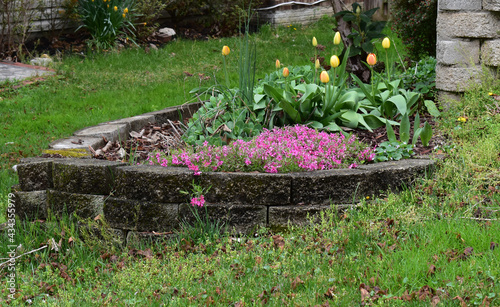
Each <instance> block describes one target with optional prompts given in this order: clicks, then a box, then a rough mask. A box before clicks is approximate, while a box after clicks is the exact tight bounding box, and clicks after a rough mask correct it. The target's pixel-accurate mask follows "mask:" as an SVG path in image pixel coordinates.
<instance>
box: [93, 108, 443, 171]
mask: <svg viewBox="0 0 500 307" xmlns="http://www.w3.org/2000/svg"><path fill="white" fill-rule="evenodd" d="M425 121H427V122H429V124H431V126H432V127H433V136H432V139H431V141H430V142H429V146H423V145H422V143H421V141H420V139H419V140H418V142H417V144H416V145H415V147H414V150H413V151H414V152H415V155H428V154H430V153H431V152H432V151H433V150H434V148H435V147H436V146H438V145H443V144H444V143H445V140H446V139H445V137H444V136H443V135H441V134H440V133H439V131H437V129H436V124H435V122H434V120H433V119H432V117H430V116H427V117H423V118H421V123H422V124H423V123H424V122H425ZM410 122H411V127H412V128H411V132H410V135H411V136H413V118H411V119H410ZM393 128H394V132H395V134H396V136H397V137H398V138H399V129H398V127H393ZM185 130H186V125H185V123H181V122H179V121H170V122H168V123H164V124H158V123H150V124H148V125H146V126H145V127H143V128H142V129H141V130H140V131H132V132H131V133H130V138H129V139H128V140H126V141H124V142H122V143H119V142H108V143H107V144H106V146H104V147H103V148H100V149H97V150H94V151H93V153H94V158H97V159H105V160H110V161H131V160H132V161H135V162H140V161H144V160H146V159H147V157H148V154H149V153H151V152H154V151H160V150H161V151H166V152H169V151H171V150H173V149H178V148H182V147H184V146H186V144H185V143H184V142H183V141H182V138H181V135H182V133H183V132H184V131H185ZM348 132H352V133H353V134H355V135H356V136H357V137H358V139H359V140H360V141H362V142H364V143H366V144H367V145H369V146H370V147H375V146H377V145H379V144H380V143H382V142H385V141H388V138H387V133H386V129H385V127H380V128H378V129H375V130H374V131H373V132H370V131H368V130H362V129H354V130H350V131H348Z"/></svg>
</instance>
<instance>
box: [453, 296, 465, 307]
mask: <svg viewBox="0 0 500 307" xmlns="http://www.w3.org/2000/svg"><path fill="white" fill-rule="evenodd" d="M453 300H458V301H459V302H460V307H467V303H465V301H464V299H463V298H461V297H460V296H458V295H457V296H455V297H454V298H453Z"/></svg>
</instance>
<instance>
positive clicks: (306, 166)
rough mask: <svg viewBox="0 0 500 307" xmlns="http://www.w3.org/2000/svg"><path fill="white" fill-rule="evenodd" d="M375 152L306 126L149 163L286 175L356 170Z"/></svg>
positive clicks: (151, 159)
mask: <svg viewBox="0 0 500 307" xmlns="http://www.w3.org/2000/svg"><path fill="white" fill-rule="evenodd" d="M374 158H375V151H374V149H373V148H369V147H366V145H364V144H363V143H360V142H359V141H357V139H356V137H355V136H351V137H350V138H348V139H347V138H346V137H344V136H343V135H342V134H330V133H327V132H318V131H316V130H314V129H312V128H308V127H306V126H301V125H296V126H286V127H284V128H274V129H273V130H267V129H264V131H263V132H262V133H261V134H260V135H259V136H257V137H255V138H253V139H252V140H250V141H244V140H235V141H233V142H232V143H231V144H230V145H225V146H210V145H208V143H207V142H205V143H204V145H203V146H200V147H197V148H195V149H193V150H190V151H179V152H176V153H172V154H171V155H169V156H167V155H165V154H164V153H156V154H155V155H153V156H150V157H149V158H148V160H147V163H149V164H151V165H153V164H159V165H161V166H168V165H174V166H187V167H188V168H189V169H190V170H192V171H193V172H194V175H200V174H201V172H202V171H260V172H266V173H282V172H290V171H313V170H326V169H334V168H347V167H348V168H354V167H357V166H358V165H359V164H362V163H365V162H369V161H373V159H374Z"/></svg>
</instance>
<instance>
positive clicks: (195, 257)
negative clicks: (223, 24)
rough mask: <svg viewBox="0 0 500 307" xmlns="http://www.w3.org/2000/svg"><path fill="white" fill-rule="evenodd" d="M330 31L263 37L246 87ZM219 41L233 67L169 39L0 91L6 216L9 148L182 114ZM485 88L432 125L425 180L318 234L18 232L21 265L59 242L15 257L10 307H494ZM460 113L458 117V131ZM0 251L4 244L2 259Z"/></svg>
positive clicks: (495, 182)
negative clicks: (436, 134) (439, 148)
mask: <svg viewBox="0 0 500 307" xmlns="http://www.w3.org/2000/svg"><path fill="white" fill-rule="evenodd" d="M330 28H331V25H328V24H327V22H326V20H322V21H321V22H320V23H319V24H317V25H315V26H314V27H309V28H305V27H304V28H297V30H293V27H288V28H279V29H278V30H273V29H270V28H264V29H263V31H262V32H261V33H260V34H258V35H256V36H255V37H254V38H255V39H256V40H257V42H258V59H259V61H258V76H262V75H263V74H264V73H266V72H269V71H272V70H273V69H274V61H275V59H276V58H279V59H280V60H281V62H282V63H284V64H285V65H290V64H304V63H306V62H307V55H309V54H312V47H311V46H310V38H311V37H312V36H313V35H315V36H316V37H317V38H318V42H319V43H320V44H325V45H327V43H323V42H327V41H328V42H330V41H331V39H332V38H333V34H332V32H330ZM276 35H278V36H279V37H277V36H276ZM294 44H295V46H294ZM223 45H229V46H230V47H231V46H233V45H234V46H235V47H231V50H232V54H231V55H230V56H233V58H231V59H230V62H229V65H236V56H235V54H236V53H237V48H236V39H235V38H228V39H221V40H209V41H206V42H190V41H182V40H181V41H176V42H174V43H171V44H169V45H167V46H166V47H165V48H164V49H162V50H159V51H158V52H157V53H155V52H151V53H150V54H145V53H144V52H143V51H140V50H126V51H124V52H121V53H120V54H116V53H110V54H104V55H95V56H93V58H92V59H90V58H88V59H86V60H82V59H80V58H77V57H75V58H68V59H64V61H63V64H62V65H61V67H60V74H59V75H58V76H57V77H55V78H52V79H50V80H48V81H44V82H42V83H40V84H38V85H35V86H33V85H32V86H29V87H23V88H20V89H17V90H13V91H10V92H6V91H4V92H2V95H4V99H3V100H2V102H1V103H2V104H1V105H0V110H1V116H2V117H3V118H5V119H6V122H7V124H8V125H7V126H6V127H7V128H8V130H4V131H2V134H1V135H0V138H1V140H0V141H1V142H2V143H1V144H4V143H6V142H14V145H6V146H1V147H0V148H1V150H2V158H1V159H2V160H1V163H2V164H1V165H2V167H3V169H2V171H1V172H0V183H1V184H2V191H3V192H2V193H1V194H0V196H1V198H0V202H1V203H2V206H3V207H5V206H6V204H7V190H8V187H9V186H10V185H12V184H14V183H15V182H16V179H15V176H14V175H13V174H12V173H11V172H10V171H9V168H10V166H11V165H12V164H13V163H16V160H17V159H18V158H19V157H20V156H21V155H20V154H19V152H18V151H19V150H21V151H22V152H23V154H26V155H36V154H39V153H40V152H41V150H42V149H44V148H46V146H47V144H48V143H49V142H50V141H51V140H52V139H53V138H59V137H63V136H68V135H70V134H72V133H73V132H74V131H75V130H76V129H80V128H83V127H84V126H88V125H94V124H97V123H99V122H102V121H106V120H111V119H116V118H120V117H125V116H131V115H136V114H140V113H144V112H147V111H151V110H154V109H159V108H163V107H167V106H170V105H177V104H181V103H184V102H185V101H187V100H189V99H190V95H189V94H188V92H189V90H190V89H191V88H193V87H196V86H198V85H199V82H200V81H199V79H198V78H197V77H196V76H197V74H198V73H204V74H206V75H210V76H213V74H214V72H215V73H216V75H217V79H218V80H220V81H223V80H224V77H223V75H222V71H221V70H220V67H222V66H221V65H222V59H221V56H220V49H221V47H222V46H223ZM327 46H328V45H327ZM172 53H175V57H172ZM214 66H218V69H215V68H214ZM233 67H234V66H233ZM184 71H188V72H190V73H192V74H194V75H195V76H194V77H186V76H185V74H184ZM235 78H236V70H234V74H233V75H232V78H231V80H232V82H234V84H235V85H236V82H237V80H236V79H235ZM203 84H206V85H211V84H213V79H211V80H209V81H204V83H203ZM10 88H11V87H10ZM490 91H491V92H495V93H497V94H498V93H500V82H499V80H492V79H489V80H485V81H484V82H483V84H482V85H481V86H475V87H474V89H473V90H471V91H469V92H467V93H466V95H465V97H464V99H463V100H462V102H460V103H457V104H454V105H452V106H451V107H450V109H449V110H448V111H446V112H444V113H443V115H442V117H441V119H440V120H439V127H440V130H441V132H440V133H442V134H445V135H447V136H448V138H449V144H447V147H446V148H448V149H447V151H448V152H449V154H448V157H447V158H446V159H445V160H443V161H441V162H439V167H438V169H437V170H436V171H435V173H433V174H429V176H428V177H426V178H424V179H422V180H420V181H418V182H415V184H414V186H412V187H408V188H406V189H404V190H403V191H402V192H401V193H399V194H394V193H387V194H386V195H385V196H383V197H379V198H375V199H370V200H365V201H363V202H361V203H359V204H358V206H357V207H356V208H354V209H349V210H346V211H343V212H336V211H334V210H331V211H327V212H325V213H324V214H323V216H322V219H321V221H320V222H318V223H315V224H312V225H308V226H301V227H290V229H289V230H288V231H287V232H284V233H269V232H268V230H266V229H260V230H259V232H258V234H259V235H258V236H257V237H242V238H234V237H231V236H229V235H225V236H221V237H219V238H217V237H216V236H206V238H212V239H207V240H206V241H205V242H202V243H198V244H194V243H192V242H194V241H193V240H194V239H196V238H192V240H190V237H189V233H185V234H184V235H183V236H181V237H182V238H184V239H185V240H183V241H180V242H179V241H176V240H171V241H165V242H159V243H154V244H153V243H149V244H148V243H136V244H131V245H130V246H128V247H120V246H116V245H112V244H107V243H104V242H103V241H102V240H100V239H99V237H98V236H88V235H87V236H82V235H81V234H80V233H79V232H78V231H77V229H76V227H75V223H74V221H72V220H71V219H69V218H68V217H65V218H62V219H59V220H58V221H56V220H54V219H49V220H48V221H46V222H44V223H40V222H35V223H21V222H20V221H18V223H17V224H16V231H15V243H16V245H17V244H22V246H23V248H22V250H21V251H19V252H20V253H21V252H27V251H31V250H34V249H37V248H39V247H41V246H43V245H45V244H46V242H47V241H49V240H50V239H54V241H55V242H56V243H60V246H59V251H57V252H56V251H55V250H49V249H43V250H40V251H38V252H35V253H32V254H29V255H25V256H22V257H21V258H19V259H17V261H16V273H17V288H18V289H19V290H18V292H17V294H16V299H15V300H14V301H10V304H11V305H13V306H18V305H24V304H25V303H27V302H31V303H32V305H33V306H39V305H44V306H45V305H48V306H72V305H75V304H80V305H82V306H103V305H111V306H128V305H139V306H160V305H172V306H198V305H204V304H212V303H213V304H214V305H216V306H233V305H239V306H242V305H243V304H242V303H244V305H245V306H254V305H268V306H314V305H323V304H326V303H328V304H329V306H359V305H361V304H365V303H366V304H368V303H370V302H372V303H373V305H379V306H429V305H431V301H433V302H435V303H436V302H437V301H438V300H439V303H436V304H437V306H459V305H460V299H463V300H464V301H465V302H466V304H467V305H471V306H473V305H481V304H482V303H483V302H485V300H486V301H488V302H489V304H490V306H498V305H500V282H499V279H500V246H499V247H495V243H497V244H499V243H500V223H499V219H500V171H499V169H500V155H499V154H500V145H499V142H498V140H499V139H500V110H498V111H494V107H495V104H494V103H495V101H494V100H493V98H492V97H490V96H488V92H490ZM24 110H26V113H25V112H24ZM459 116H465V117H467V118H468V121H467V122H466V123H461V122H458V121H457V120H456V119H457V118H458V117H459ZM48 121H50V122H48ZM24 131H28V133H25V132H24ZM27 138H29V139H27ZM453 146H455V148H454V149H450V148H452V147H453ZM11 159H12V161H11ZM2 210H4V209H2ZM4 235H6V234H4ZM5 238H6V239H5V240H4V239H3V238H2V242H6V241H7V237H5ZM8 251H9V250H8V247H7V246H6V244H2V245H0V258H3V257H6V255H7V253H8ZM0 262H2V260H0ZM7 273H9V272H8V271H7V270H6V269H3V270H1V271H0V289H1V291H0V293H1V295H0V305H4V304H6V299H7V296H6V294H7ZM394 298H398V299H394ZM237 303H239V304H237Z"/></svg>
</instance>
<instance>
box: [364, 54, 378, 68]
mask: <svg viewBox="0 0 500 307" xmlns="http://www.w3.org/2000/svg"><path fill="white" fill-rule="evenodd" d="M366 63H368V65H370V66H373V65H375V64H377V56H376V55H375V54H374V53H370V54H368V56H367V57H366Z"/></svg>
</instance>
